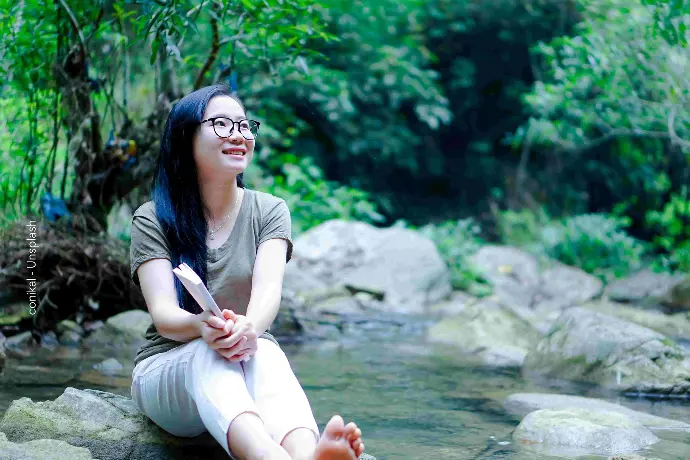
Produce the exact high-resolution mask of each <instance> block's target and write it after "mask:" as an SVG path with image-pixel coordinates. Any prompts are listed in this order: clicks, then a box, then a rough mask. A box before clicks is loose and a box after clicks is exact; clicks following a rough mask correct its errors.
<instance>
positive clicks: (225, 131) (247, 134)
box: [201, 117, 261, 141]
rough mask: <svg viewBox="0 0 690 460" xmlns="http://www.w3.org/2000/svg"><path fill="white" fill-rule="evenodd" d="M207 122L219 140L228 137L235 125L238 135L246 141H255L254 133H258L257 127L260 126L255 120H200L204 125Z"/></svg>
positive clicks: (224, 118)
mask: <svg viewBox="0 0 690 460" xmlns="http://www.w3.org/2000/svg"><path fill="white" fill-rule="evenodd" d="M207 121H210V122H211V123H212V124H213V131H214V132H215V133H216V136H218V137H220V138H226V137H230V136H231V135H232V133H233V131H234V130H235V124H237V126H238V128H237V129H239V130H240V134H242V137H244V138H245V139H247V140H248V141H251V140H253V139H256V133H258V132H259V125H260V124H261V123H259V122H258V121H255V120H240V121H233V120H231V119H229V118H226V117H213V118H207V119H206V120H202V121H201V123H206V122H207Z"/></svg>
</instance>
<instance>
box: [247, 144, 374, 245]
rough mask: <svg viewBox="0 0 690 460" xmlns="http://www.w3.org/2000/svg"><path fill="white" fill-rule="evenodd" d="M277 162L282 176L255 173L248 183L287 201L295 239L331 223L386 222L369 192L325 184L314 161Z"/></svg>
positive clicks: (284, 158)
mask: <svg viewBox="0 0 690 460" xmlns="http://www.w3.org/2000/svg"><path fill="white" fill-rule="evenodd" d="M276 160H277V161H278V162H279V163H280V164H281V166H280V171H281V174H278V175H275V176H271V175H269V174H267V173H266V172H265V171H263V172H259V173H257V172H254V173H253V174H252V175H251V176H248V177H247V182H248V183H249V184H250V185H251V186H252V187H255V188H257V189H258V190H262V191H265V192H268V193H271V194H273V195H276V196H278V197H280V198H283V199H284V200H285V202H286V203H287V205H288V207H289V208H290V212H291V216H292V229H293V232H294V234H295V236H296V235H299V234H300V233H303V232H304V231H306V230H309V229H310V228H312V227H315V226H317V225H319V224H321V223H323V222H325V221H327V220H330V219H343V220H358V221H363V222H368V223H376V222H381V221H382V220H383V216H381V214H379V213H378V212H377V211H376V207H375V205H374V204H373V203H372V202H371V201H370V199H369V195H368V194H367V193H366V192H363V191H361V190H357V189H354V188H350V187H346V186H343V185H339V184H337V183H335V182H331V181H327V180H325V179H324V177H323V172H322V171H321V170H320V169H319V168H318V167H317V166H315V165H314V164H313V162H312V161H311V159H310V158H300V159H297V158H296V157H294V155H290V154H284V155H281V156H280V157H279V158H277V159H276ZM253 168H254V166H253Z"/></svg>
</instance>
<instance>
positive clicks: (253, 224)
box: [130, 188, 292, 366]
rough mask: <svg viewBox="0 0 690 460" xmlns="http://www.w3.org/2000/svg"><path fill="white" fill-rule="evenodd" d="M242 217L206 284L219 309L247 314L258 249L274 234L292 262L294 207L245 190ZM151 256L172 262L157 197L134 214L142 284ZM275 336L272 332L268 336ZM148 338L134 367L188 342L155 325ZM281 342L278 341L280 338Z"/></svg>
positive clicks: (217, 253)
mask: <svg viewBox="0 0 690 460" xmlns="http://www.w3.org/2000/svg"><path fill="white" fill-rule="evenodd" d="M244 191H245V193H244V198H243V199H242V202H241V203H240V209H239V212H238V215H237V220H236V222H235V225H234V227H233V228H232V230H231V232H230V236H228V239H227V240H226V241H225V242H224V243H223V245H222V246H221V247H219V248H216V249H211V248H208V254H207V259H206V270H207V274H206V286H207V288H208V290H209V292H210V294H211V296H212V297H213V299H214V300H215V301H216V303H217V304H218V307H219V308H220V309H221V310H223V309H226V308H227V309H228V310H232V311H234V312H235V313H237V314H242V315H243V314H246V311H247V305H248V304H249V298H250V295H251V290H252V272H253V269H254V261H255V260H256V251H257V249H258V247H259V245H260V244H261V243H263V242H264V241H266V240H270V239H272V238H283V239H285V240H287V242H288V251H287V261H289V260H290V258H291V257H292V236H291V220H290V211H289V209H288V207H287V204H286V203H285V201H284V200H283V199H281V198H278V197H276V196H273V195H271V194H269V193H265V192H259V191H256V190H249V189H246V188H245V189H244ZM151 259H168V260H172V256H171V253H170V249H169V245H168V241H167V238H166V237H165V234H164V233H163V229H162V227H161V224H160V222H159V220H158V218H157V217H156V208H155V205H154V203H153V201H148V202H146V203H144V204H143V205H141V206H140V207H139V208H138V209H137V210H136V211H135V212H134V215H133V216H132V237H131V245H130V263H131V277H132V280H133V281H134V284H136V285H137V286H140V284H139V276H138V274H137V269H138V268H139V266H140V265H141V264H143V263H144V262H146V261H147V260H151ZM262 337H265V338H267V339H269V340H273V341H274V342H275V339H274V338H273V336H271V335H270V334H268V333H265V334H264V335H262ZM145 338H146V340H147V342H146V343H145V344H144V345H143V346H142V347H141V348H140V349H139V351H137V354H136V357H135V358H134V365H135V366H136V365H137V364H138V363H139V362H141V361H142V360H144V359H145V358H148V357H149V356H153V355H155V354H158V353H163V352H165V351H168V350H172V349H173V348H175V347H178V346H180V345H184V343H185V342H177V341H175V340H172V339H168V338H166V337H163V336H161V335H160V334H159V333H158V331H157V330H156V327H155V325H154V324H151V326H149V328H148V330H147V331H146V335H145ZM276 343H277V342H276Z"/></svg>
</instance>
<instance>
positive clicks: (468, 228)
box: [418, 218, 491, 297]
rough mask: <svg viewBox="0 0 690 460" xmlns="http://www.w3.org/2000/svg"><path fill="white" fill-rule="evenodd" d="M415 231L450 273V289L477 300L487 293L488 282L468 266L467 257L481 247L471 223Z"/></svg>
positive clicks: (434, 226)
mask: <svg viewBox="0 0 690 460" xmlns="http://www.w3.org/2000/svg"><path fill="white" fill-rule="evenodd" d="M418 230H419V231H420V232H421V233H422V234H423V235H425V236H426V237H427V238H429V239H431V240H432V241H433V242H434V243H435V244H436V247H437V248H438V250H439V252H440V254H441V257H442V258H443V260H444V261H445V262H446V265H447V266H448V269H449V270H450V274H451V284H452V286H453V289H459V290H463V291H467V292H469V293H470V294H472V295H476V296H479V297H481V296H484V295H489V294H490V293H491V287H490V286H489V284H488V282H487V281H486V280H485V279H484V278H482V276H481V274H480V273H479V271H478V270H477V269H476V268H475V267H474V266H473V265H472V263H471V262H470V256H471V255H472V254H474V253H475V252H477V250H478V249H479V248H480V247H481V245H482V244H483V243H484V242H483V241H482V239H481V238H480V236H479V235H480V233H481V229H480V227H479V225H478V224H477V223H476V222H475V221H474V220H473V219H471V218H470V219H460V220H457V221H446V222H443V223H440V224H427V225H425V226H423V227H421V228H419V229H418Z"/></svg>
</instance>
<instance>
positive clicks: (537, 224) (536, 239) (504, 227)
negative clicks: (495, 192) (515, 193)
mask: <svg viewBox="0 0 690 460" xmlns="http://www.w3.org/2000/svg"><path fill="white" fill-rule="evenodd" d="M493 214H494V219H495V221H496V230H497V232H498V237H499V239H500V241H501V243H502V244H505V245H508V246H517V247H520V248H524V249H527V250H531V251H533V252H541V248H540V240H541V232H542V229H543V228H544V227H545V226H547V225H548V224H549V222H550V218H549V216H548V214H547V213H546V210H544V209H543V208H541V209H539V211H536V212H535V211H533V210H531V209H529V208H525V209H521V210H519V211H512V210H504V211H497V210H494V211H493Z"/></svg>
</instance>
